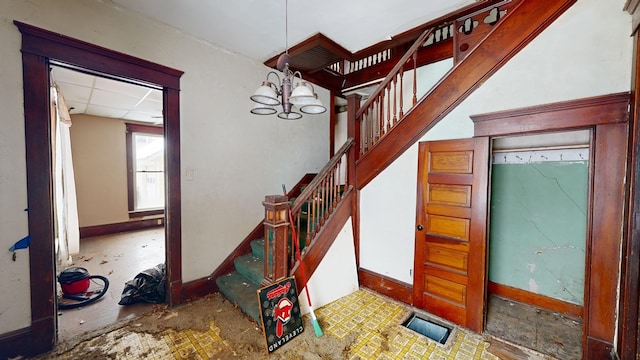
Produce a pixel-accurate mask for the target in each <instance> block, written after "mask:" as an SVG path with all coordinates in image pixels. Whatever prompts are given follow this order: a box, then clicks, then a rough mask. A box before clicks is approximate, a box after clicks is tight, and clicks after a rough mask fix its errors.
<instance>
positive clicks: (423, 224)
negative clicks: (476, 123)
mask: <svg viewBox="0 0 640 360" xmlns="http://www.w3.org/2000/svg"><path fill="white" fill-rule="evenodd" d="M419 151H420V153H419V158H418V196H417V213H416V246H415V250H416V252H415V264H414V269H415V276H414V280H413V283H414V284H413V289H414V294H413V295H414V296H413V298H414V304H415V305H416V306H417V307H419V308H421V309H424V310H426V311H428V312H429V313H432V314H434V315H438V316H440V317H442V318H445V319H447V320H450V321H452V322H454V323H456V324H459V325H461V326H464V327H466V328H468V329H470V330H473V331H475V332H479V333H480V332H482V330H483V325H484V304H485V300H486V296H485V289H486V273H487V268H486V267H487V261H486V259H487V254H486V252H487V242H486V228H487V187H488V173H489V139H488V138H486V137H482V138H472V139H461V140H445V141H431V142H423V143H420V146H419Z"/></svg>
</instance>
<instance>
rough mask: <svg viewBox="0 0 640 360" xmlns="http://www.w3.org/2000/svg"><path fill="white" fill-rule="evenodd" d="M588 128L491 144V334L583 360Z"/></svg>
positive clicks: (588, 152)
mask: <svg viewBox="0 0 640 360" xmlns="http://www.w3.org/2000/svg"><path fill="white" fill-rule="evenodd" d="M590 138H591V131H590V130H577V131H565V132H555V133H544V134H535V135H523V136H515V137H500V138H495V139H493V141H492V156H491V159H492V162H491V163H492V164H491V182H490V189H491V191H490V194H491V195H490V217H489V227H488V229H489V231H488V234H489V237H488V238H489V248H488V264H489V266H488V269H489V271H488V281H489V288H488V293H489V298H488V309H487V324H486V332H487V333H489V334H491V335H493V336H496V337H498V338H501V339H504V340H507V341H509V342H512V343H515V344H518V345H522V346H525V347H527V348H530V349H534V350H536V351H539V352H541V353H544V354H547V355H551V356H554V357H558V358H579V357H580V356H581V355H582V314H583V305H584V297H585V296H584V292H585V290H584V289H585V266H586V265H585V264H586V253H587V251H586V250H587V238H588V236H587V231H588V205H589V199H588V197H589V183H590V180H589V174H590V169H591V165H590V164H591V161H590V158H591V156H590V146H589V144H590V142H591V139H590Z"/></svg>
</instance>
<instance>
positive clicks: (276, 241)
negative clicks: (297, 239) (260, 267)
mask: <svg viewBox="0 0 640 360" xmlns="http://www.w3.org/2000/svg"><path fill="white" fill-rule="evenodd" d="M262 205H264V279H263V280H262V284H263V285H269V284H273V283H275V282H276V281H278V280H280V279H283V278H285V277H287V276H289V263H288V262H289V260H288V246H287V238H288V231H289V199H288V198H287V197H286V196H283V195H267V196H265V198H264V201H263V202H262Z"/></svg>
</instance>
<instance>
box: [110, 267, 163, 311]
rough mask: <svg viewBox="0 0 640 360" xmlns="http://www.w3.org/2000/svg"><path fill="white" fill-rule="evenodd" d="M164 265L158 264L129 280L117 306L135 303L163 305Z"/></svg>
mask: <svg viewBox="0 0 640 360" xmlns="http://www.w3.org/2000/svg"><path fill="white" fill-rule="evenodd" d="M165 278H166V272H165V265H164V264H158V265H156V266H154V267H153V268H151V269H147V270H145V271H143V272H141V273H139V274H138V275H136V276H135V277H134V278H133V280H129V281H127V282H126V283H125V284H124V290H122V297H121V298H120V302H118V304H119V305H129V304H135V303H140V302H144V303H152V304H158V303H163V302H164V300H165V294H166V291H165Z"/></svg>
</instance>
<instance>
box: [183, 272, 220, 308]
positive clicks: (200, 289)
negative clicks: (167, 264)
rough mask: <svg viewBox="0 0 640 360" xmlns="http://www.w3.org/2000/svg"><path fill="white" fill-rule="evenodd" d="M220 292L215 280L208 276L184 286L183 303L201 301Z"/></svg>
mask: <svg viewBox="0 0 640 360" xmlns="http://www.w3.org/2000/svg"><path fill="white" fill-rule="evenodd" d="M216 291H218V290H217V286H216V281H215V278H213V277H211V276H207V277H204V278H201V279H197V280H193V281H189V282H187V283H183V284H182V295H181V296H182V301H181V302H182V303H185V302H187V301H190V300H196V299H200V298H202V297H205V296H207V295H209V294H213V293H214V292H216Z"/></svg>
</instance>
